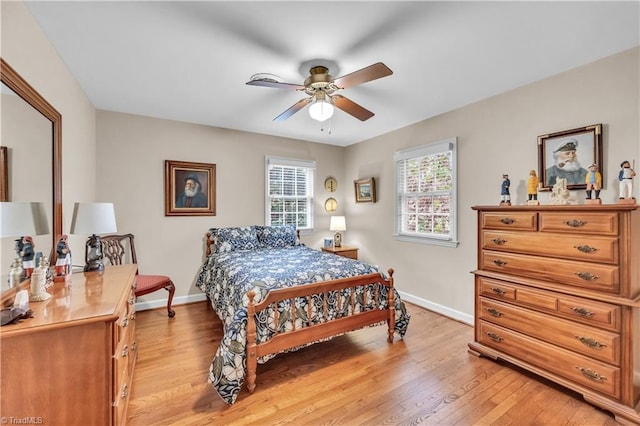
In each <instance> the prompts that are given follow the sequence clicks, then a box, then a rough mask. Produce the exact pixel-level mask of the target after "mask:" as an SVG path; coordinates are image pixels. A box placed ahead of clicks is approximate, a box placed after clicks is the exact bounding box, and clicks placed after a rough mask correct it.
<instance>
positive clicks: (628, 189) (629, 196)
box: [618, 161, 636, 203]
mask: <svg viewBox="0 0 640 426" xmlns="http://www.w3.org/2000/svg"><path fill="white" fill-rule="evenodd" d="M635 175H636V172H635V171H634V170H633V169H632V168H631V163H629V162H628V161H623V162H622V163H621V164H620V173H618V180H619V181H620V200H635V197H634V196H633V178H634V177H635ZM633 202H634V203H635V201H633Z"/></svg>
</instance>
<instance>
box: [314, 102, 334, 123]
mask: <svg viewBox="0 0 640 426" xmlns="http://www.w3.org/2000/svg"><path fill="white" fill-rule="evenodd" d="M333 110H334V108H333V105H331V104H330V103H329V102H327V101H325V100H324V99H319V100H316V101H315V102H313V103H312V104H311V106H310V107H309V115H310V116H311V118H313V119H314V120H317V121H325V120H328V119H329V118H331V116H332V115H333Z"/></svg>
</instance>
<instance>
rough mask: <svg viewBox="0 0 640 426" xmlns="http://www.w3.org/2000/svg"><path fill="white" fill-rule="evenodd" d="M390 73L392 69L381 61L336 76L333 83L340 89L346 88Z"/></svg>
mask: <svg viewBox="0 0 640 426" xmlns="http://www.w3.org/2000/svg"><path fill="white" fill-rule="evenodd" d="M391 74H393V71H391V70H390V69H389V67H387V66H386V65H385V64H383V63H382V62H378V63H375V64H373V65H369V66H368V67H365V68H362V69H361V70H358V71H354V72H352V73H351V74H347V75H345V76H342V77H338V78H336V79H335V80H333V83H334V84H335V85H336V86H338V87H339V88H341V89H346V88H347V87H352V86H356V85H358V84H362V83H366V82H367V81H371V80H376V79H378V78H382V77H386V76H388V75H391Z"/></svg>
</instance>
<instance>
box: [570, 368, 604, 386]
mask: <svg viewBox="0 0 640 426" xmlns="http://www.w3.org/2000/svg"><path fill="white" fill-rule="evenodd" d="M576 368H577V369H578V370H580V372H581V373H582V375H583V376H584V377H586V378H587V379H591V380H593V381H594V382H598V383H602V382H604V381H605V380H607V378H606V377H604V376H601V375H600V374H598V373H596V372H595V371H593V370H592V369H590V368H584V367H576Z"/></svg>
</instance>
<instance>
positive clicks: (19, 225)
mask: <svg viewBox="0 0 640 426" xmlns="http://www.w3.org/2000/svg"><path fill="white" fill-rule="evenodd" d="M48 233H49V225H48V223H47V214H46V213H45V209H44V203H30V202H24V203H16V202H2V203H0V237H19V236H25V235H29V236H34V235H45V234H48Z"/></svg>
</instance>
